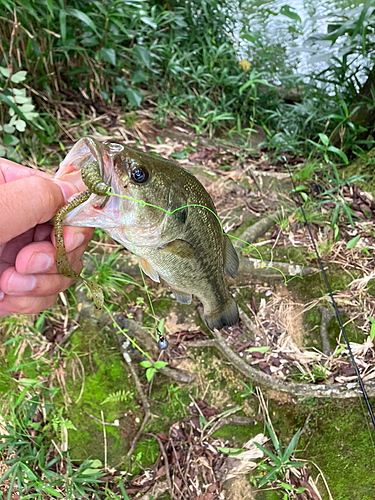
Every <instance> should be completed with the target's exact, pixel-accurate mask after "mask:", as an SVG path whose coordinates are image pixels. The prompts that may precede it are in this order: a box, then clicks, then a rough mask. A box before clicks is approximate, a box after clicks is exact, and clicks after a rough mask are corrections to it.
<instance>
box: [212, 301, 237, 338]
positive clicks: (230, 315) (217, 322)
mask: <svg viewBox="0 0 375 500" xmlns="http://www.w3.org/2000/svg"><path fill="white" fill-rule="evenodd" d="M204 319H205V322H206V325H207V326H208V328H209V329H210V330H214V329H215V328H216V329H217V330H220V329H221V328H224V327H225V326H233V325H235V324H236V323H238V320H239V315H238V307H237V304H236V302H235V300H234V299H233V298H232V297H230V299H229V300H228V301H227V303H226V305H225V307H224V308H223V309H220V310H219V311H214V312H212V313H211V314H206V313H205V314H204Z"/></svg>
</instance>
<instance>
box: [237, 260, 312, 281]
mask: <svg viewBox="0 0 375 500" xmlns="http://www.w3.org/2000/svg"><path fill="white" fill-rule="evenodd" d="M268 266H269V267H268ZM280 271H281V272H282V273H283V274H284V275H285V276H287V277H288V276H308V275H310V274H315V273H317V272H319V269H315V268H313V267H307V266H300V265H298V264H289V263H288V262H270V261H267V260H260V259H253V258H252V257H249V258H247V259H244V258H240V265H239V268H238V275H241V274H245V275H246V274H250V275H251V276H261V277H264V278H282V277H283V276H282V274H281V272H280Z"/></svg>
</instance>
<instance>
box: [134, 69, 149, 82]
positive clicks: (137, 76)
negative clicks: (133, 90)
mask: <svg viewBox="0 0 375 500" xmlns="http://www.w3.org/2000/svg"><path fill="white" fill-rule="evenodd" d="M147 79H148V75H147V74H146V73H144V72H143V71H140V70H138V71H134V73H133V74H132V85H136V84H137V83H142V82H146V81H147Z"/></svg>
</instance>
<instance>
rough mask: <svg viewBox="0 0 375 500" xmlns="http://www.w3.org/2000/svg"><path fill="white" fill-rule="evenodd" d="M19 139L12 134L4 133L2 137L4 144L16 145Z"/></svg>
mask: <svg viewBox="0 0 375 500" xmlns="http://www.w3.org/2000/svg"><path fill="white" fill-rule="evenodd" d="M19 142H20V140H19V139H18V138H17V137H15V136H14V135H10V134H5V135H4V137H3V144H4V146H16V145H17V144H18V143H19Z"/></svg>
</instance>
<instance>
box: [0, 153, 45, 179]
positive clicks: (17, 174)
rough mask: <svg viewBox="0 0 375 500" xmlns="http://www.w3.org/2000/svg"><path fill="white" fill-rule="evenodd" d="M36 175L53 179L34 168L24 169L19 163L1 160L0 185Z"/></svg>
mask: <svg viewBox="0 0 375 500" xmlns="http://www.w3.org/2000/svg"><path fill="white" fill-rule="evenodd" d="M34 175H38V176H40V177H44V178H46V179H49V178H50V177H52V176H51V175H50V174H47V173H46V172H41V171H40V170H34V169H33V168H29V167H23V166H22V165H18V163H14V161H10V160H6V159H5V158H0V184H5V183H6V182H12V181H17V180H19V179H22V178H23V177H31V176H34Z"/></svg>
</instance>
